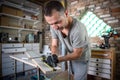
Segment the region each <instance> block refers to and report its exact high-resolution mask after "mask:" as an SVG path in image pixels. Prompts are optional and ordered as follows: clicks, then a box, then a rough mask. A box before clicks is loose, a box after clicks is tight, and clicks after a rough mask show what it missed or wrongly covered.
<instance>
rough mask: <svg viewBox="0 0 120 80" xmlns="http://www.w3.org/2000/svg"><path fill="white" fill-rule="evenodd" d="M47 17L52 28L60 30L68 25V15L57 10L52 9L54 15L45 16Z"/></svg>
mask: <svg viewBox="0 0 120 80" xmlns="http://www.w3.org/2000/svg"><path fill="white" fill-rule="evenodd" d="M45 19H46V21H47V22H48V24H49V25H50V26H51V27H52V28H54V29H57V30H60V31H62V30H63V29H64V28H65V27H66V26H67V18H66V15H65V14H61V13H60V12H58V11H56V10H53V11H52V16H45Z"/></svg>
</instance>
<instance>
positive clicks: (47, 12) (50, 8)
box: [44, 1, 65, 16]
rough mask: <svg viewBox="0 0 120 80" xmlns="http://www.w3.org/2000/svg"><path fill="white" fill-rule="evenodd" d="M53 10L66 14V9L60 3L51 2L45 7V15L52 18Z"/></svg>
mask: <svg viewBox="0 0 120 80" xmlns="http://www.w3.org/2000/svg"><path fill="white" fill-rule="evenodd" d="M53 10H56V11H59V12H64V11H65V8H64V7H63V5H62V4H61V2H60V1H49V2H47V3H46V4H45V6H44V15H45V16H51V15H52V11H53Z"/></svg>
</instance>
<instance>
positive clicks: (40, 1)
mask: <svg viewBox="0 0 120 80" xmlns="http://www.w3.org/2000/svg"><path fill="white" fill-rule="evenodd" d="M28 1H30V2H33V3H36V4H38V5H41V6H43V5H44V4H45V2H47V1H50V0H28Z"/></svg>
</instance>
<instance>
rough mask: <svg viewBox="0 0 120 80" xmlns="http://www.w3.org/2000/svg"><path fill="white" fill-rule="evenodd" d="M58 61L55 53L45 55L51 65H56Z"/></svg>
mask: <svg viewBox="0 0 120 80" xmlns="http://www.w3.org/2000/svg"><path fill="white" fill-rule="evenodd" d="M58 62H59V61H58V56H57V55H56V54H53V55H50V56H48V57H47V64H48V65H50V66H51V67H56V66H57V63H58Z"/></svg>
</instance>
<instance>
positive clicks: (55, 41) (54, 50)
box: [51, 39, 58, 54]
mask: <svg viewBox="0 0 120 80" xmlns="http://www.w3.org/2000/svg"><path fill="white" fill-rule="evenodd" d="M57 46H58V39H52V43H51V52H52V54H56V53H57V48H58V47H57Z"/></svg>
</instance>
